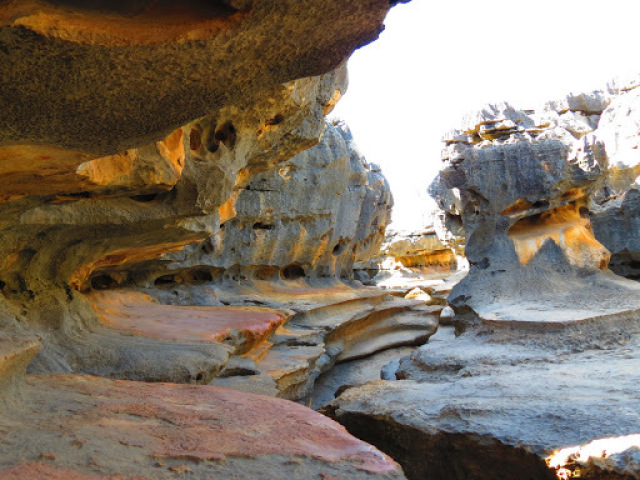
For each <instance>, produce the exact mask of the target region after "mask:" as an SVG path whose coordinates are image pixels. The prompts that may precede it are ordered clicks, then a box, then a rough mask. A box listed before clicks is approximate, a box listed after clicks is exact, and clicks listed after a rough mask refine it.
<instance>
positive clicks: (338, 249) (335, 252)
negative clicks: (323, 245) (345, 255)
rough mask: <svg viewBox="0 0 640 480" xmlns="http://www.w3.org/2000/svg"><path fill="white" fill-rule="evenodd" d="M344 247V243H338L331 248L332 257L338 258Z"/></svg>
mask: <svg viewBox="0 0 640 480" xmlns="http://www.w3.org/2000/svg"><path fill="white" fill-rule="evenodd" d="M345 248H346V245H345V244H344V243H338V244H337V245H336V246H335V247H333V255H334V256H336V257H337V256H338V255H340V254H341V253H342V252H344V250H345Z"/></svg>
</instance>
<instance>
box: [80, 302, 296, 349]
mask: <svg viewBox="0 0 640 480" xmlns="http://www.w3.org/2000/svg"><path fill="white" fill-rule="evenodd" d="M90 298H91V302H92V303H93V306H94V308H95V310H96V311H97V312H98V314H99V315H100V317H101V319H102V322H103V323H104V325H106V326H108V327H109V328H113V329H116V330H122V331H126V332H131V333H134V334H136V335H144V336H147V337H151V338H158V339H163V340H173V341H183V342H224V343H231V344H234V345H236V347H237V353H243V352H246V351H248V350H249V349H252V348H255V347H256V346H257V345H258V344H260V343H261V342H263V341H264V340H266V339H267V338H268V337H269V335H270V334H271V333H272V332H273V331H274V330H275V329H276V328H278V326H280V325H281V324H282V323H283V322H284V321H285V318H286V317H285V316H284V314H283V313H282V312H279V311H278V310H274V309H270V308H260V307H231V306H229V307H193V306H175V305H161V304H158V303H154V302H153V301H152V300H151V298H150V297H149V296H148V295H145V294H142V293H139V292H135V291H119V290H112V291H102V292H100V291H97V292H93V293H92V294H91V296H90Z"/></svg>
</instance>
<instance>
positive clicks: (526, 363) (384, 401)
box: [323, 319, 640, 480]
mask: <svg viewBox="0 0 640 480" xmlns="http://www.w3.org/2000/svg"><path fill="white" fill-rule="evenodd" d="M639 346H640V339H639V337H638V320H637V319H635V320H633V319H630V320H627V321H619V322H618V323H616V324H608V323H605V324H600V325H599V326H598V323H597V322H596V323H591V324H588V325H587V326H585V325H583V324H579V325H576V324H574V325H572V326H570V327H566V328H564V329H562V330H560V331H555V332H554V331H552V332H550V331H544V332H541V331H537V330H535V329H534V330H531V329H518V328H515V327H512V328H510V329H504V328H498V329H492V328H490V327H487V326H482V327H476V328H473V329H470V330H467V331H466V332H465V333H464V334H462V335H460V336H457V337H456V336H455V333H454V328H453V327H441V328H440V330H439V331H438V333H437V334H436V335H434V336H433V337H432V338H431V339H430V340H429V343H427V344H426V345H424V346H423V347H421V348H420V349H418V350H416V351H415V352H414V353H413V354H412V355H411V356H409V357H405V358H404V359H403V360H402V361H401V363H400V367H399V369H398V370H397V371H396V374H395V375H396V377H397V378H398V379H402V380H399V381H377V382H371V383H369V384H366V385H364V386H360V387H356V388H352V389H348V390H346V391H345V392H344V393H342V395H341V396H340V397H338V398H337V399H336V400H334V401H333V402H331V403H330V404H329V405H327V406H325V407H324V408H323V411H324V412H325V413H327V414H329V415H330V416H331V417H332V418H335V419H336V420H338V421H339V422H340V423H342V424H343V425H345V426H346V427H347V429H348V430H349V431H350V432H351V433H353V434H354V435H356V436H358V437H359V438H362V439H363V440H366V441H371V442H373V443H374V444H375V445H376V446H377V447H378V448H380V449H381V450H383V451H385V452H386V453H388V454H389V455H391V456H392V457H393V458H394V459H396V460H397V461H398V462H399V463H400V464H401V465H402V466H403V469H404V471H405V474H406V475H407V477H408V478H409V479H424V478H429V479H471V478H472V479H487V480H489V479H492V480H495V479H513V478H527V479H554V478H555V479H571V478H581V479H584V478H587V479H625V480H629V479H638V478H640V464H639V463H638V457H639V455H638V452H639V451H640V450H639V447H640V437H639V436H638V432H640V396H639V395H638V387H637V386H638V383H639V382H640V355H639V354H638V351H639V349H638V347H639Z"/></svg>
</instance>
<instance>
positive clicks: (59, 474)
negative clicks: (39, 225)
mask: <svg viewBox="0 0 640 480" xmlns="http://www.w3.org/2000/svg"><path fill="white" fill-rule="evenodd" d="M11 340H12V339H6V338H3V339H2V341H1V342H0V352H2V353H1V354H0V355H1V356H0V384H2V385H5V384H6V382H7V381H8V377H11V381H12V382H13V387H14V388H13V390H12V391H9V390H7V389H6V388H3V389H2V391H1V396H0V402H1V403H2V405H3V408H2V412H1V413H0V428H1V429H2V442H3V448H2V449H1V450H0V478H3V479H5V478H6V479H13V478H16V479H17V478H19V479H24V480H29V479H34V480H35V479H40V478H60V479H63V478H64V479H83V480H84V479H112V478H127V479H132V480H133V479H143V478H149V479H151V478H154V479H170V478H175V476H176V475H188V476H189V478H193V479H209V478H214V477H219V478H231V477H232V476H233V477H235V478H245V479H249V478H258V477H260V478H269V479H277V478H282V477H283V475H285V476H287V477H289V478H299V479H307V478H354V479H360V478H363V479H364V478H384V479H401V478H404V476H403V475H402V472H401V470H400V468H399V467H398V465H397V464H395V463H394V462H393V461H392V460H391V459H390V458H389V457H387V456H386V455H384V454H382V453H380V452H379V451H377V450H375V449H374V448H373V447H371V446H370V445H368V444H366V443H364V442H362V441H360V440H357V439H356V438H354V437H352V436H350V435H349V434H348V433H347V432H346V431H345V430H344V429H343V428H342V427H341V426H339V425H337V424H336V423H334V422H332V421H331V420H329V419H327V418H326V417H324V416H322V415H320V414H318V413H315V412H313V411H311V410H310V409H307V408H305V407H302V406H300V405H296V404H292V403H290V402H286V401H283V400H279V399H275V398H269V397H261V396H256V395H251V394H247V393H243V392H238V391H236V390H229V389H223V388H215V387H206V386H184V385H173V384H162V383H153V384H151V383H136V382H128V381H114V380H108V379H103V378H97V377H88V376H74V375H46V376H31V375H26V376H25V374H24V367H25V364H26V363H28V361H29V359H30V358H32V357H33V355H34V354H35V353H36V351H37V347H36V350H34V348H33V346H32V345H31V344H27V345H21V344H16V343H14V342H11V343H10V341H11Z"/></svg>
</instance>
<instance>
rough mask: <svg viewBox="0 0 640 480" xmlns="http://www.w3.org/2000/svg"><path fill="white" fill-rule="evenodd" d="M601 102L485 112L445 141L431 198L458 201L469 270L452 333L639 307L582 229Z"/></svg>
mask: <svg viewBox="0 0 640 480" xmlns="http://www.w3.org/2000/svg"><path fill="white" fill-rule="evenodd" d="M609 101H610V98H609V97H607V96H606V95H603V94H601V93H600V92H594V93H593V94H588V95H587V94H585V95H582V96H569V97H567V100H566V101H563V102H559V103H558V102H556V103H557V104H556V103H553V102H552V103H550V104H548V105H547V107H546V109H545V110H543V111H542V112H540V113H539V114H536V113H535V112H532V111H522V110H517V109H515V108H513V107H512V106H510V105H508V104H500V105H492V106H489V107H487V108H486V109H485V110H483V111H481V112H478V113H476V114H474V115H471V116H469V117H468V118H467V119H465V125H464V127H463V128H462V129H461V130H459V131H454V132H452V133H450V134H448V135H447V136H446V137H445V139H444V141H445V144H446V146H447V148H446V149H445V151H444V154H443V158H444V161H445V167H444V169H443V171H442V172H441V174H440V179H439V180H438V181H437V182H436V185H437V186H438V188H435V187H432V191H434V192H436V193H437V192H438V191H442V189H443V188H444V189H448V190H449V191H451V192H454V193H456V195H457V196H459V198H460V218H461V221H462V223H463V226H464V231H465V235H466V248H465V252H466V256H467V258H468V260H469V262H470V264H471V268H470V272H469V275H467V277H466V278H465V279H464V280H462V282H460V284H459V285H458V286H456V287H455V288H454V289H453V291H452V293H451V295H450V297H449V301H450V303H451V304H452V306H453V307H454V309H456V311H457V312H458V313H459V314H460V315H459V318H458V320H459V322H458V325H459V327H460V328H464V325H465V324H468V323H469V322H474V321H478V320H480V321H482V322H489V323H491V322H500V321H506V322H525V323H529V324H530V325H541V324H544V323H550V324H556V325H558V324H564V325H566V324H567V323H570V322H576V321H589V320H591V319H597V318H600V317H602V316H611V315H617V314H619V315H621V316H622V317H624V316H626V315H629V314H632V313H633V312H635V311H637V309H638V307H640V304H638V302H637V300H636V297H637V290H638V289H637V284H635V283H633V282H628V281H625V280H624V279H620V278H619V277H615V276H613V275H612V274H610V273H608V272H607V266H608V263H609V257H610V254H609V251H608V250H607V249H606V248H605V247H604V246H603V245H602V244H601V243H600V242H598V241H597V239H596V238H595V237H594V234H593V229H592V226H591V221H590V211H589V206H590V201H591V198H592V196H593V195H594V194H595V193H596V192H598V191H599V190H600V189H601V188H603V186H604V185H605V178H606V172H607V158H606V155H605V152H604V147H603V145H602V143H601V142H600V141H598V140H597V139H596V137H595V136H594V135H591V134H589V132H592V131H593V129H594V128H595V126H596V125H597V124H596V121H597V120H598V118H599V115H600V113H602V111H603V110H604V109H605V108H606V106H607V105H608V103H609ZM563 105H564V106H563ZM448 195H449V194H443V195H442V198H441V204H442V205H441V206H442V207H443V209H444V208H445V207H446V205H445V203H446V201H447V199H448ZM443 202H444V203H443ZM587 289H588V290H587ZM587 291H588V292H589V293H587ZM577 292H579V293H578V295H580V300H576V299H575V296H573V295H575V294H576V293H577ZM582 292H584V293H582ZM595 292H599V293H595ZM609 292H612V293H614V297H607V295H608V293H609ZM569 296H573V297H572V298H573V301H570V300H569V299H568V297H569ZM565 298H566V300H569V301H566V302H563V299H565ZM613 298H615V299H616V300H615V301H610V299H613ZM550 312H553V314H551V313H550ZM463 316H466V318H463Z"/></svg>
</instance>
